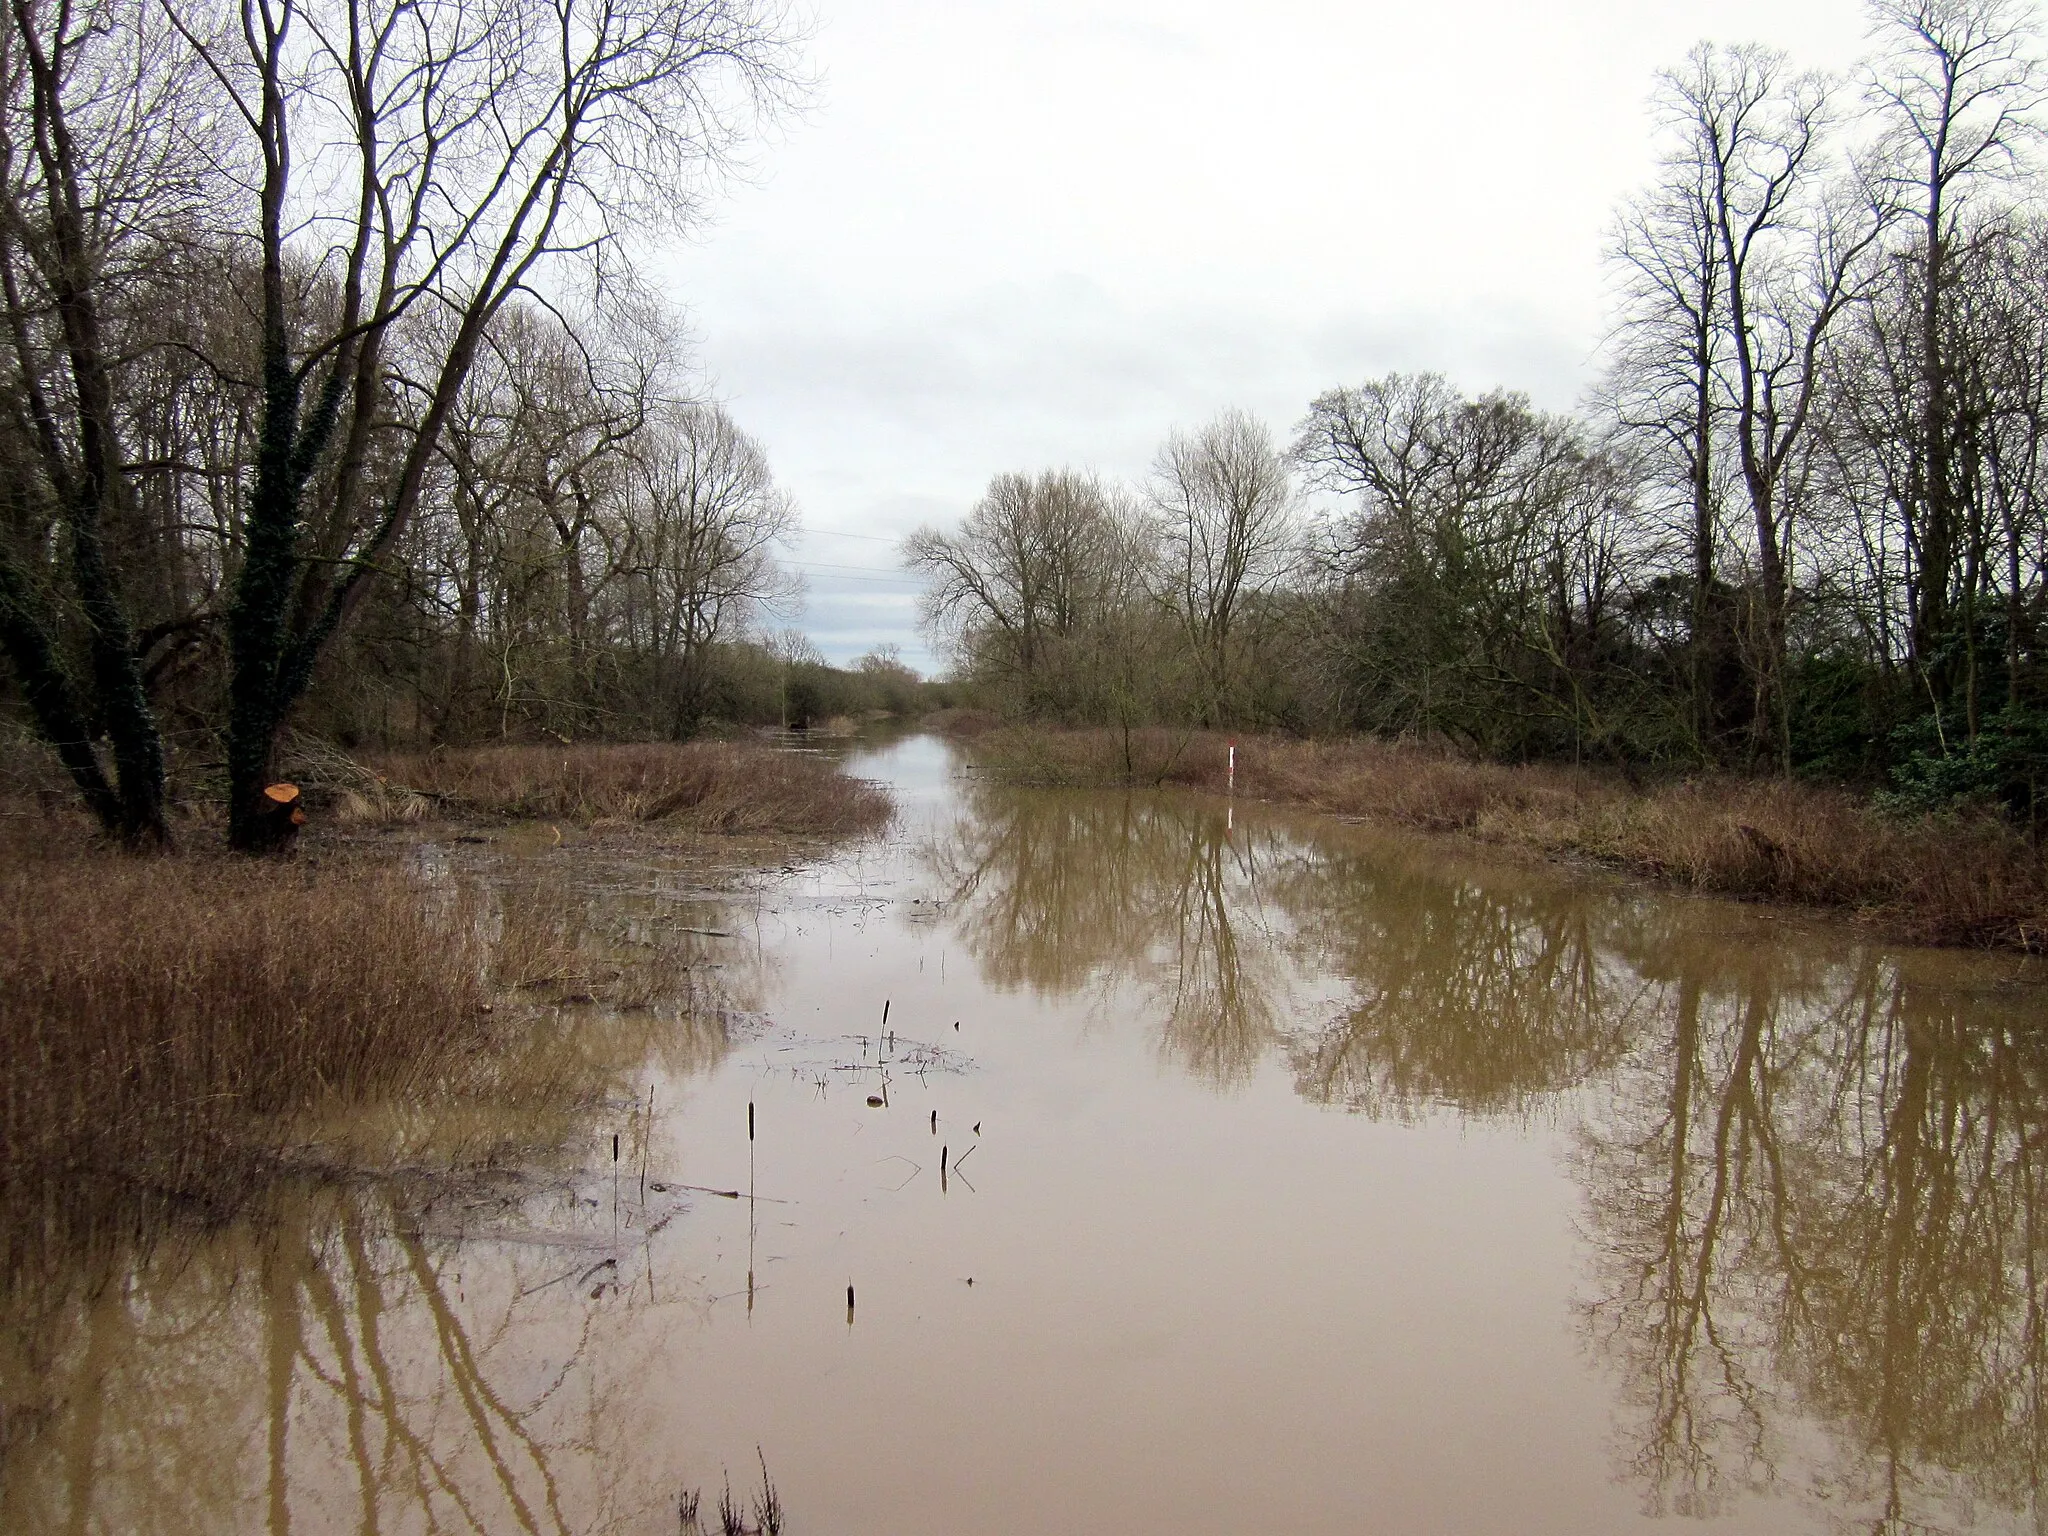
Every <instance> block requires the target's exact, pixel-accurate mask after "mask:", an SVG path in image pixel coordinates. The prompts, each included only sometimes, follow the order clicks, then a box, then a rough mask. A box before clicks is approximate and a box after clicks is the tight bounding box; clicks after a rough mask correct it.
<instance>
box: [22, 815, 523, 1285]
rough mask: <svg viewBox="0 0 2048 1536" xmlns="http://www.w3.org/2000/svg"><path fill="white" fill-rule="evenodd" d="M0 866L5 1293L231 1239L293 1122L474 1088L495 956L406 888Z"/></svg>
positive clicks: (345, 872) (169, 861)
mask: <svg viewBox="0 0 2048 1536" xmlns="http://www.w3.org/2000/svg"><path fill="white" fill-rule="evenodd" d="M8 841H9V846H8V847H7V848H5V849H4V850H0V851H4V853H5V854H6V857H5V859H4V862H0V999H4V1004H0V1074H4V1077H5V1089H4V1099H0V1209H4V1210H5V1212H6V1219H5V1220H4V1221H0V1273H5V1272H13V1271H16V1270H17V1269H18V1268H19V1267H20V1266H21V1265H22V1264H23V1263H24V1262H25V1261H26V1260H28V1259H29V1258H30V1257H31V1256H32V1255H33V1254H35V1253H37V1252H44V1251H50V1250H52V1249H53V1248H55V1247H62V1246H64V1245H65V1244H66V1243H68V1242H71V1241H74V1240H76V1239H78V1238H80V1237H81V1236H91V1235H94V1234H95V1232H97V1233H98V1234H99V1235H105V1236H119V1235H121V1233H122V1232H124V1231H125V1232H133V1231H137V1230H142V1229H146V1228H148V1227H150V1226H151V1225H153V1224H154V1223H155V1222H156V1221H157V1220H158V1219H159V1218H161V1217H164V1216H166V1215H171V1216H176V1215H184V1216H192V1217H197V1218H198V1219H201V1220H210V1219H218V1218H221V1217H224V1216H227V1215H229V1214H232V1213H233V1211H234V1210H235V1209H236V1208H237V1206H238V1203H239V1202H240V1200H241V1199H242V1198H243V1196H244V1195H245V1194H246V1193H247V1191H248V1190H249V1189H250V1188H251V1187H252V1185H253V1184H254V1183H256V1182H258V1181H260V1176H261V1173H262V1171H263V1169H264V1168H265V1167H266V1166H267V1165H268V1164H269V1163H270V1162H271V1161H273V1160H274V1159H275V1157H276V1155H277V1153H278V1151H279V1149H280V1148H281V1147H282V1145H283V1144H284V1143H285V1141H286V1140H287V1139H288V1137H289V1135H290V1132H291V1126H292V1123H293V1120H294V1117H295V1116H297V1115H298V1114H299V1113H300V1112H303V1111H307V1110H310V1109H313V1108H315V1107H316V1106H322V1105H332V1104H334V1103H336V1102H345V1101H349V1100H355V1099H359V1098H362V1097H365V1096H367V1095H370V1094H374V1093H391V1092H421V1091H424V1090H425V1089H426V1088H427V1087H428V1086H429V1085H435V1084H441V1085H445V1084H446V1083H447V1081H448V1080H450V1079H454V1078H459V1077H460V1076H461V1074H462V1072H463V1070H464V1068H465V1063H466V1061H468V1059H469V1058H470V1057H471V1056H473V1055H475V1054H476V1053H477V1052H478V1050H479V1048H480V1047H481V1046H483V1045H484V1044H485V1043H486V1040H487V1036H488V1031H489V1028H490V1018H489V1015H488V1013H487V1011H486V1009H485V1006H484V1005H485V998H486V994H485V991H484V987H485V977H484V970H483V965H482V952H481V949H480V941H479V939H478V938H477V936H476V934H475V932H474V930H473V928H471V927H469V926H465V925H464V924H463V923H461V922H459V921H457V920H456V918H455V916H454V914H453V913H452V912H450V911H449V910H447V909H446V904H445V902H442V901H439V900H437V899H436V896H435V894H434V893H432V892H430V891H427V890H425V889H423V888H422V887H421V886H420V885H419V884H418V883H417V882H415V881H414V880H412V879H410V878H409V877H408V876H407V875H406V874H405V873H404V872H402V871H401V870H398V869H396V868H392V867H373V866H368V865H364V866H359V867H335V866H333V865H326V866H320V867H315V866H313V865H311V864H307V863H300V864H277V863H256V862H252V861H247V860H228V859H224V858H202V857H185V858H159V859H137V858H131V857H125V856H121V855H117V854H109V853H95V852H88V851H84V850H80V849H78V848H76V847H72V848H70V849H69V850H68V851H64V850H57V851H39V850H37V849H36V848H34V847H32V846H29V844H28V842H27V840H26V838H25V837H24V836H23V834H22V833H21V832H20V831H17V832H15V833H14V834H13V835H11V836H10V838H9V840H8Z"/></svg>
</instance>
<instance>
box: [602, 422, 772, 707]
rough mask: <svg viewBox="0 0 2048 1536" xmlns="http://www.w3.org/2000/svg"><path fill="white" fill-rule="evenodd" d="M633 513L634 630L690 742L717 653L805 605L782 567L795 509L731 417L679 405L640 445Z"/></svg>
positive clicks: (627, 561) (628, 534)
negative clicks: (778, 614)
mask: <svg viewBox="0 0 2048 1536" xmlns="http://www.w3.org/2000/svg"><path fill="white" fill-rule="evenodd" d="M624 514H625V527H624V550H623V569H624V570H625V572H626V573H627V575H628V576H629V577H630V579H631V585H630V592H631V597H632V601H633V603H634V607H635V612H634V613H633V614H632V615H631V628H632V632H633V633H634V634H635V635H636V637H637V638H639V640H640V641H641V642H642V644H643V645H644V647H645V650H646V652H647V654H649V655H650V656H651V657H653V658H654V659H655V660H656V661H657V662H658V663H660V664H661V665H662V666H663V668H664V670H665V672H666V673H667V674H668V675H670V676H671V677H672V679H673V681H672V682H671V683H670V684H669V687H670V688H671V690H672V693H671V703H672V709H673V714H672V718H671V728H672V729H673V730H674V731H675V732H676V733H677V734H678V735H680V734H683V733H684V732H686V731H687V730H689V729H690V728H691V727H692V726H693V725H694V724H695V723H696V722H697V720H698V719H699V717H700V716H701V715H702V714H703V711H704V707H705V697H706V687H707V683H708V678H707V677H706V675H705V663H706V660H707V656H708V653H709V650H710V647H711V646H712V645H713V644H714V643H715V642H717V641H720V640H724V639H729V638H731V637H732V636H733V635H735V634H737V633H739V632H740V631H741V630H742V629H743V628H744V626H745V625H746V624H747V623H748V622H749V621H750V620H751V619H752V618H753V617H754V616H755V615H757V614H759V613H760V612H762V611H764V610H767V609H770V608H774V607H777V606H786V605H787V604H789V603H790V602H791V601H793V600H794V599H795V597H796V596H797V593H798V586H797V583H796V582H795V580H794V579H793V578H792V576H791V575H790V573H789V572H787V571H786V570H784V569H783V568H782V567H781V566H779V565H778V564H776V562H775V560H774V558H773V548H774V546H775V545H776V544H778V543H781V542H784V541H786V540H788V539H789V538H790V537H791V535H792V534H794V533H795V531H796V525H797V513H796V504H795V503H794V502H793V501H792V500H791V499H790V497H789V496H788V495H787V493H785V492H783V491H782V490H780V489H779V488H777V486H776V484H775V477H774V475H773V474H772V473H771V472H770V470H769V468H768V458H767V455H766V454H765V453H764V452H762V450H761V446H760V444H758V443H756V442H755V441H754V440H753V439H752V438H751V437H749V436H747V434H746V433H744V432H742V431H740V430H739V428H738V427H736V426H735V425H734V424H733V422H732V418H731V417H729V416H727V415H726V413H725V412H724V411H723V410H721V409H720V408H718V407H717V406H710V405H670V406H666V407H662V408H660V409H658V410H657V411H656V412H655V413H654V415H653V417H652V419H651V420H650V421H649V423H648V427H647V430H646V431H645V432H644V433H643V434H642V436H641V439H640V440H639V441H638V442H636V443H635V444H634V447H633V477H632V490H631V494H630V495H629V497H628V498H627V501H626V504H625V508H624Z"/></svg>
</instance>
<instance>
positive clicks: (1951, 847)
mask: <svg viewBox="0 0 2048 1536" xmlns="http://www.w3.org/2000/svg"><path fill="white" fill-rule="evenodd" d="M1228 742H1229V738H1227V737H1225V736H1223V735H1220V734H1216V733H1205V732H1192V733H1191V732H1186V731H1167V730H1149V731H1137V732H1132V733H1130V735H1129V736H1128V737H1126V736H1125V735H1124V733H1122V732H1119V731H1110V730H1096V731H1038V730H1031V731H1026V730H1005V731H1000V732H995V733H992V734H990V735H986V736H983V737H981V738H980V739H979V740H978V741H977V742H976V743H975V745H974V747H973V748H972V753H973V756H974V758H975V760H976V762H977V763H978V764H980V765H981V766H982V767H983V768H984V770H985V771H988V772H991V773H994V774H996V775H997V776H999V777H1004V778H1009V779H1015V780H1018V781H1022V782H1032V783H1040V784H1070V785H1082V784H1115V783H1128V784H1177V785H1184V786H1187V787H1189V788H1195V789H1206V790H1220V789H1222V788H1223V784H1224V773H1225V754H1226V750H1227V747H1228ZM1237 790H1238V793H1239V794H1240V795H1244V796H1247V797H1252V798H1257V799H1262V800H1270V801H1273V802H1276V803H1279V804H1286V805H1300V806H1307V807H1310V808H1312V809H1315V810H1319V811H1325V812H1329V813H1331V814H1334V815H1339V816H1349V817H1357V818H1359V819H1362V820H1369V821H1378V822H1386V823H1391V824H1395V825H1400V826H1408V827H1416V828H1420V829H1423V830H1426V831H1431V832H1455V833H1461V834H1464V835H1466V836H1469V837H1473V838H1476V839H1479V840H1481V841H1484V842H1488V843H1493V844H1498V845H1504V846H1508V847H1513V848H1517V849H1521V850H1525V851H1527V852H1530V853H1534V854H1540V855H1543V856H1545V857H1551V858H1584V859H1591V860H1596V861H1598V862H1600V863H1602V864H1606V865H1610V866H1613V867H1616V868H1621V869H1627V870H1630V871H1632V872H1634V873H1637V874H1641V875H1647V876H1650V877H1653V878H1656V879H1659V880H1664V881H1668V882H1670V883H1672V884H1676V885H1682V886H1685V887H1688V888H1690V889H1693V890H1701V891H1714V892H1719V893H1722V894H1725V895H1732V896H1744V897H1756V898H1762V899H1767V900H1773V901H1785V902H1794V903H1798V904H1801V905H1807V906H1815V907H1834V908H1847V909H1850V910H1852V911H1854V912H1856V913H1857V914H1859V915H1860V916H1862V917H1864V918H1865V919H1867V920H1869V921H1871V922H1873V923H1875V924H1877V925H1878V926H1880V927H1882V928H1883V929H1884V930H1885V931H1887V932H1889V933H1892V934H1895V935H1898V936H1899V937H1902V938H1907V939H1912V940H1916V941H1919V942H1925V943H1936V944H1978V945H1998V946H2008V947H2015V948H2021V949H2033V950H2038V949H2042V948H2048V870H2044V866H2043V862H2042V858H2041V855H2040V853H2039V851H2038V850H2036V849H2034V848H2033V847H2031V846H2030V845H2029V844H2028V843H2027V841H2026V839H2025V838H2024V837H2022V836H2021V835H2020V834H2019V833H2017V832H2016V831H2014V830H2013V829H2012V828H2010V827H2009V826H2007V825H2005V824H2004V823H2002V822H2000V821H1998V820H1996V819H1995V818H1993V817H1990V816H1988V815H1967V816H1953V817H1940V818H1920V819H1916V820H1901V819H1897V818H1894V817H1890V816H1886V815H1883V814H1880V813H1879V812H1878V811H1876V810H1874V809H1872V808H1871V806H1870V805H1868V804H1867V803H1866V802H1864V801H1862V800H1860V799H1858V798H1857V797H1856V796H1854V795H1851V794H1849V793H1847V792H1845V791H1842V790H1837V789H1831V788H1827V787H1825V786H1820V785H1814V784H1807V783H1803V782H1800V781H1797V780H1784V779H1761V780H1758V779H1740V778H1733V777H1728V776H1707V777H1697V778H1692V779H1687V780H1683V781H1677V782H1671V783H1665V784H1659V785H1650V786H1637V785H1632V784H1630V783H1629V782H1628V781H1626V780H1624V779H1622V778H1620V777H1618V776H1616V775H1613V774H1608V773H1600V772H1595V771H1591V770H1585V769H1573V768H1566V767H1554V766H1542V765H1538V766H1525V767H1510V766H1506V765H1502V764H1497V763H1478V762H1470V761H1467V760H1464V759H1461V758H1458V757H1455V756H1453V755H1451V754H1449V753H1446V752H1441V751H1433V750H1430V749H1427V748H1422V747H1416V746H1411V745H1406V744H1401V743H1389V742H1382V741H1375V740H1371V739H1368V738H1356V737H1354V738H1346V739H1341V740H1325V741H1296V740H1290V739H1286V738H1280V737H1270V736H1260V737H1247V738H1242V739H1240V741H1239V744H1238V754H1237Z"/></svg>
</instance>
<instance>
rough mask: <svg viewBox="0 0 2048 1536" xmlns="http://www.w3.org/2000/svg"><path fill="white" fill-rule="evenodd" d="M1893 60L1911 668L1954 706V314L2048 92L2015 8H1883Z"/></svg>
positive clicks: (1888, 83)
mask: <svg viewBox="0 0 2048 1536" xmlns="http://www.w3.org/2000/svg"><path fill="white" fill-rule="evenodd" d="M1870 10H1871V14H1872V17H1873V19H1874V21H1875V23H1876V27H1877V30H1878V34H1879V36H1880V38H1881V39H1882V41H1883V44H1884V53H1883V54H1882V56H1881V57H1880V59H1879V61H1878V62H1877V64H1876V65H1875V67H1874V68H1873V69H1872V70H1871V71H1870V75H1869V79H1868V92H1869V96H1870V99H1871V102H1872V105H1873V107H1874V109H1875V111H1876V113H1877V117H1878V122H1879V126H1880V130H1881V132H1882V134H1883V138H1884V146H1883V155H1882V164H1883V167H1884V171H1883V180H1884V183H1885V189H1886V191H1887V193H1888V195H1889V196H1890V197H1891V198H1892V199H1893V200H1894V201H1895V203H1896V205H1897V206H1898V208H1899V209H1900V210H1901V211H1902V212H1903V214H1904V215H1905V217H1906V218H1907V219H1908V220H1910V222H1911V225H1912V227H1913V229H1914V233H1915V241H1914V243H1915V246H1916V249H1915V250H1914V251H1913V252H1912V254H1911V257H1910V270H1911V282H1912V288H1913V295H1912V308H1913V323H1912V329H1911V331H1910V333H1909V334H1910V337H1911V344H1910V351H1909V352H1908V353H1907V354H1906V355H1905V357H1904V358H1903V359H1902V360H1903V361H1906V362H1907V363H1908V365H1909V367H1910V374H1911V376H1910V378H1909V379H1908V381H1907V383H1908V388H1909V390H1910V394H1909V398H1908V415H1909V416H1910V420H1907V421H1902V422H1901V423H1899V425H1900V426H1901V427H1902V428H1903V429H1904V435H1905V437H1906V442H1907V443H1908V444H1909V445H1910V453H1909V458H1908V463H1907V465H1906V472H1905V474H1904V476H1903V477H1902V479H1903V484H1902V486H1901V490H1902V493H1903V506H1902V509H1901V510H1902V511H1903V513H1904V516H1905V523H1906V527H1905V536H1906V540H1907V544H1908V547H1909V549H1910V551H1911V552H1912V553H1913V555H1914V556H1915V557H1916V558H1915V561H1914V567H1915V568H1914V570H1913V571H1912V573H1911V575H1910V576H1909V592H1910V599H1909V600H1910V605H1911V608H1912V616H1911V631H1910V636H1911V644H1912V655H1913V659H1914V661H1915V663H1916V665H1918V666H1919V667H1920V668H1922V669H1923V671H1925V672H1927V673H1928V674H1929V686H1930V688H1931V690H1932V691H1933V692H1934V694H1935V695H1936V696H1937V698H1944V697H1945V696H1946V695H1947V693H1948V692H1949V690H1950V688H1951V687H1952V686H1953V684H1954V681H1955V678H1954V676H1953V670H1954V669H1953V668H1952V667H1948V666H1945V665H1943V664H1942V662H1941V661H1940V659H1939V653H1940V652H1941V651H1942V649H1943V647H1944V645H1945V644H1946V642H1948V640H1949V639H1950V631H1951V630H1952V628H1953V627H1954V619H1953V607H1954V595H1953V590H1952V589H1953V587H1954V584H1955V583H1954V578H1955V567H1956V563H1957V560H1958V557H1959V554H1960V548H1959V544H1960V540H1961V539H1962V537H1963V534H1962V526H1961V525H1962V523H1963V520H1964V511H1963V506H1962V503H1963V501H1964V498H1965V492H1964V490H1963V488H1962V486H1961V484H1960V480H1961V478H1962V474H1963V469H1962V466H1961V465H1959V463H1958V459H1959V456H1960V454H1961V444H1960V443H1959V441H1958V433H1959V426H1958V421H1959V412H1958V409H1957V404H1958V402H1957V398H1956V397H1957V392H1958V388H1959V382H1958V370H1959V368H1960V366H1961V360H1960V359H1958V358H1955V357H1953V356H1951V355H1950V352H1949V349H1948V345H1947V335H1946V332H1947V330H1948V326H1947V322H1946V317H1945V309H1946V306H1947V303H1948V301H1949V298H1950V296H1951V294H1952V292H1953V290H1954V288H1955V281H1956V280H1955V276H1954V269H1955V267H1956V264H1957V263H1958V261H1959V260H1961V259H1962V257H1963V247H1964V246H1965V245H1966V244H1967V243H1968V241H1969V238H1970V235H1971V224H1972V218H1971V206H1970V205H1971V202H1972V194H1973V192H1974V191H1975V190H1976V189H1977V188H1979V187H1982V186H1985V185H1988V184H1996V183H1998V182H2000V181H2003V180H2006V179H2008V178H2010V177H2011V176H2013V175H2014V174H2015V172H2017V171H2018V170H2019V169H2020V168H2021V166H2022V163H2023V155H2024V152H2025V151H2026V150H2027V149H2028V148H2029V147H2030V146H2031V145H2033V143H2034V142H2035V141H2036V140H2037V138H2038V136H2039V133H2040V126H2039V124H2038V123H2037V122H2036V121H2035V120H2034V116H2033V114H2034V113H2035V112H2036V111H2037V109H2038V108H2039V107H2040V106H2041V104H2042V99H2043V90H2044V78H2043V75H2042V72H2041V65H2040V61H2039V58H2038V56H2037V54H2036V53H2035V51H2034V44H2033V40H2032V36H2031V31H2030V26H2029V23H2030V21H2031V19H2032V18H2031V15H2030V12H2029V8H2028V7H2026V6H2025V5H2022V4H2019V3H2017V0H1872V4H1871V6H1870Z"/></svg>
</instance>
